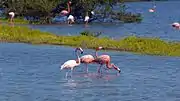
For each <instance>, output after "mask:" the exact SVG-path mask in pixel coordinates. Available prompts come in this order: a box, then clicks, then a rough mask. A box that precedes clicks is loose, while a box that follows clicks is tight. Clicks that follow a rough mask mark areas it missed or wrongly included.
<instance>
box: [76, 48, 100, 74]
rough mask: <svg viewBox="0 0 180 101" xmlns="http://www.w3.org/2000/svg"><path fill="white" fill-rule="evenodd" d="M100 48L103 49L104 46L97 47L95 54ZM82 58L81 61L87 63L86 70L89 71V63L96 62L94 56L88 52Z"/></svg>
mask: <svg viewBox="0 0 180 101" xmlns="http://www.w3.org/2000/svg"><path fill="white" fill-rule="evenodd" d="M100 49H102V47H98V48H96V50H95V55H96V54H97V51H98V50H100ZM80 59H81V63H83V64H85V65H86V72H87V73H88V66H87V65H88V64H90V63H93V62H94V60H95V58H94V56H92V55H90V54H87V55H83V56H81V57H80ZM76 61H78V60H76Z"/></svg>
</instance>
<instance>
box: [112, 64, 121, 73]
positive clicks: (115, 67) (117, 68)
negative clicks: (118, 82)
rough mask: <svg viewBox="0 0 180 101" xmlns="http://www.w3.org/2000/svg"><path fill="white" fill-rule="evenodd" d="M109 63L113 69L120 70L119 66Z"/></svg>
mask: <svg viewBox="0 0 180 101" xmlns="http://www.w3.org/2000/svg"><path fill="white" fill-rule="evenodd" d="M111 65H112V66H113V67H114V69H115V70H117V71H118V72H119V73H120V72H121V69H120V68H119V67H117V66H115V65H114V64H113V63H112V64H111Z"/></svg>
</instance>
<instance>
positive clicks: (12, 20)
mask: <svg viewBox="0 0 180 101" xmlns="http://www.w3.org/2000/svg"><path fill="white" fill-rule="evenodd" d="M9 15H10V22H11V24H13V22H14V16H15V13H14V12H9Z"/></svg>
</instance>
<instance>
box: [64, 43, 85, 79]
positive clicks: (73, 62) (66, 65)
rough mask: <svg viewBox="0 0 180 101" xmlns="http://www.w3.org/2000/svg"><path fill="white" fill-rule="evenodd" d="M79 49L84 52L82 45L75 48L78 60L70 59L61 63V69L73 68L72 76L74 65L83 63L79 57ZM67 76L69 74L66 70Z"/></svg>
mask: <svg viewBox="0 0 180 101" xmlns="http://www.w3.org/2000/svg"><path fill="white" fill-rule="evenodd" d="M78 51H79V52H80V53H81V54H82V53H83V50H82V48H80V47H79V48H76V49H75V53H76V56H77V59H78V61H76V60H68V61H66V62H65V63H64V64H63V65H61V70H62V69H70V70H71V77H72V71H73V69H74V67H76V66H79V65H80V64H81V60H80V58H79V53H78ZM67 76H68V72H66V78H67Z"/></svg>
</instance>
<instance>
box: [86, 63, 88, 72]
mask: <svg viewBox="0 0 180 101" xmlns="http://www.w3.org/2000/svg"><path fill="white" fill-rule="evenodd" d="M86 72H87V73H88V66H87V64H86Z"/></svg>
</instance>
